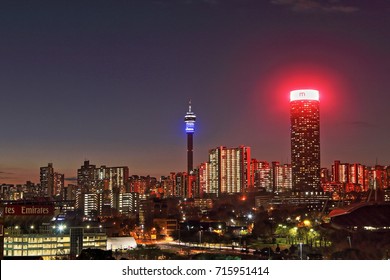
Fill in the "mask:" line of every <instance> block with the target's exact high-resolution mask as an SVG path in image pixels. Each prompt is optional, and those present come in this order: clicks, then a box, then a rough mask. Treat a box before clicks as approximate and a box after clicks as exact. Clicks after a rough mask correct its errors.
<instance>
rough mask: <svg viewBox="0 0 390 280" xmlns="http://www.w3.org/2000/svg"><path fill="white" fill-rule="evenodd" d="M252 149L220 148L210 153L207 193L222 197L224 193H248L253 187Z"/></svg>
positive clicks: (205, 175)
mask: <svg viewBox="0 0 390 280" xmlns="http://www.w3.org/2000/svg"><path fill="white" fill-rule="evenodd" d="M250 167H251V156H250V147H246V146H240V147H238V148H226V147H218V148H216V149H212V150H210V151H209V162H208V164H207V174H204V172H203V171H202V173H203V174H202V176H203V178H207V184H206V186H205V187H203V186H202V188H204V189H205V192H206V193H214V194H217V196H218V195H220V194H222V193H241V192H246V191H247V190H248V189H249V188H250V187H251V182H252V180H251V172H250Z"/></svg>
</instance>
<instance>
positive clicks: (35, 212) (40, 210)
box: [4, 205, 54, 216]
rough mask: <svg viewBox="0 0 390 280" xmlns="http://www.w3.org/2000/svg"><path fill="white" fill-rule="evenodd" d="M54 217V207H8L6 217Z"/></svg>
mask: <svg viewBox="0 0 390 280" xmlns="http://www.w3.org/2000/svg"><path fill="white" fill-rule="evenodd" d="M46 215H54V206H53V205H6V206H4V216H46Z"/></svg>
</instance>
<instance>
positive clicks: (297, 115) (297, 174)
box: [290, 89, 321, 191]
mask: <svg viewBox="0 0 390 280" xmlns="http://www.w3.org/2000/svg"><path fill="white" fill-rule="evenodd" d="M290 120H291V167H292V190H293V191H318V190H320V189H321V182H320V172H321V166H320V164H321V161H320V102H319V92H318V91H317V90H312V89H302V90H293V91H291V92H290Z"/></svg>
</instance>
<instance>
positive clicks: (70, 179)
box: [64, 177, 77, 182]
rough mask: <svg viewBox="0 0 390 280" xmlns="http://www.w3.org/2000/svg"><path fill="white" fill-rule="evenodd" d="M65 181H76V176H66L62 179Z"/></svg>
mask: <svg viewBox="0 0 390 280" xmlns="http://www.w3.org/2000/svg"><path fill="white" fill-rule="evenodd" d="M64 180H65V181H71V182H77V177H68V178H65V179H64Z"/></svg>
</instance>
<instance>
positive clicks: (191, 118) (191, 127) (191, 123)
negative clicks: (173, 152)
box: [184, 100, 196, 174]
mask: <svg viewBox="0 0 390 280" xmlns="http://www.w3.org/2000/svg"><path fill="white" fill-rule="evenodd" d="M195 120H196V115H195V114H194V112H192V111H191V100H190V102H189V105H188V112H187V114H186V115H185V117H184V122H185V123H186V133H187V174H190V172H191V171H192V170H193V169H194V167H193V164H194V163H193V162H194V159H193V149H194V143H193V136H194V131H195Z"/></svg>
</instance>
